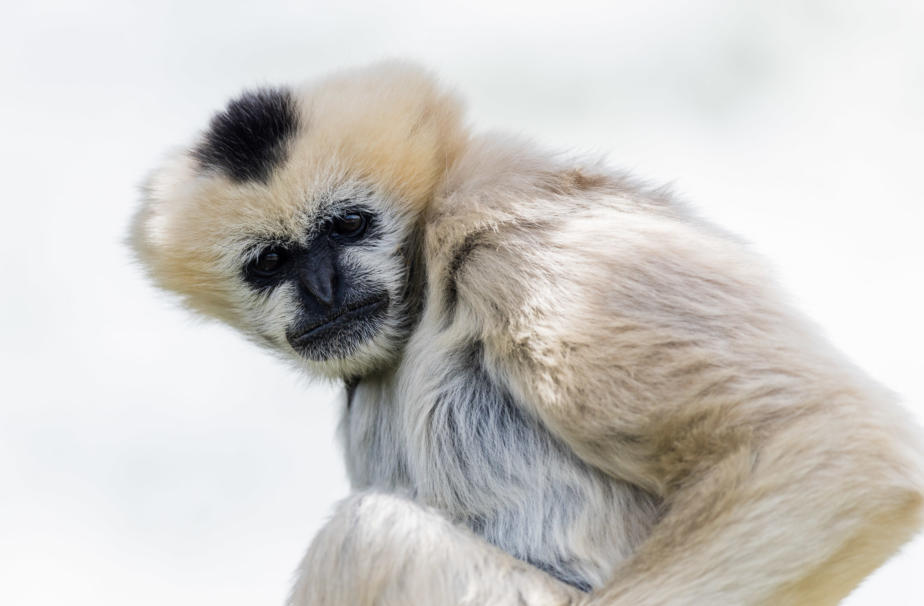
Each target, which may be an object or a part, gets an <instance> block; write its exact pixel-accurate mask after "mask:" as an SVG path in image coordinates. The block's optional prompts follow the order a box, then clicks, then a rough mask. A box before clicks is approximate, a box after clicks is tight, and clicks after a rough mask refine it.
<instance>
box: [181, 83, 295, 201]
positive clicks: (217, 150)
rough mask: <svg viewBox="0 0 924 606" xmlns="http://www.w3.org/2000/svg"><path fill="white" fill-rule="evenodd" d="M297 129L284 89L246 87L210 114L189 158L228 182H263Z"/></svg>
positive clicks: (283, 155)
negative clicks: (221, 109)
mask: <svg viewBox="0 0 924 606" xmlns="http://www.w3.org/2000/svg"><path fill="white" fill-rule="evenodd" d="M298 129H299V117H298V107H297V105H296V102H295V97H294V96H293V94H292V91H290V90H289V89H287V88H281V87H280V88H260V89H257V90H253V91H246V92H244V93H243V94H242V95H241V96H240V97H238V98H236V99H234V100H232V101H231V102H230V103H229V104H228V106H227V107H226V108H225V109H224V110H223V111H221V112H219V113H217V114H215V116H214V117H213V118H212V121H211V122H210V123H209V128H208V130H207V131H206V132H205V135H204V136H203V138H202V140H201V141H200V143H199V144H198V145H197V146H196V147H195V148H194V149H193V156H194V157H195V158H196V160H198V162H199V165H200V166H201V167H202V168H203V169H213V170H218V171H220V172H222V173H224V174H225V175H226V176H228V177H229V178H230V179H231V180H233V181H235V182H238V183H243V182H247V181H259V182H261V183H266V182H267V181H268V180H269V177H270V175H271V174H272V172H273V170H274V169H275V168H276V167H277V166H279V165H280V164H281V163H282V162H284V161H285V159H286V155H287V151H288V149H287V148H288V143H289V142H290V141H291V140H292V139H293V138H294V137H295V134H296V132H297V131H298Z"/></svg>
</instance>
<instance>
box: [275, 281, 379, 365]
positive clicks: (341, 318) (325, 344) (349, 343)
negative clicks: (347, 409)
mask: <svg viewBox="0 0 924 606" xmlns="http://www.w3.org/2000/svg"><path fill="white" fill-rule="evenodd" d="M387 312H388V297H387V296H384V297H383V296H377V297H369V298H365V299H362V300H360V301H357V302H355V303H352V304H349V305H344V306H343V307H342V308H340V309H338V310H336V311H335V312H333V313H332V314H330V315H329V316H327V317H325V318H323V319H321V320H317V319H314V318H306V319H304V320H302V321H301V322H299V323H297V324H295V325H294V326H292V327H290V328H289V330H287V331H286V340H287V341H288V342H289V345H290V346H291V347H292V349H294V350H295V351H296V352H297V353H298V354H299V355H301V356H303V357H305V358H307V359H309V360H314V361H317V362H321V361H324V360H329V359H331V358H346V357H349V356H351V355H352V354H353V353H355V352H356V350H357V349H358V348H359V347H360V346H361V345H362V344H363V343H365V342H367V341H369V340H371V339H373V338H374V337H375V336H376V335H377V334H378V333H379V332H380V330H381V328H382V325H383V324H384V321H385V318H386V315H387Z"/></svg>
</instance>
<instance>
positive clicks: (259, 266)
mask: <svg viewBox="0 0 924 606" xmlns="http://www.w3.org/2000/svg"><path fill="white" fill-rule="evenodd" d="M285 262H286V252H285V251H284V250H282V249H279V248H268V249H266V250H264V251H263V252H262V253H260V256H259V257H257V259H256V260H255V261H254V262H253V263H252V264H251V266H250V267H251V269H253V273H255V274H256V275H258V276H260V277H263V278H269V277H271V276H274V275H276V274H277V273H278V272H279V270H281V269H282V266H283V265H285Z"/></svg>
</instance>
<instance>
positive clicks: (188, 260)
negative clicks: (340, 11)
mask: <svg viewBox="0 0 924 606" xmlns="http://www.w3.org/2000/svg"><path fill="white" fill-rule="evenodd" d="M131 243H132V246H133V248H134V251H135V253H136V255H137V258H138V259H139V260H140V261H141V264H142V265H143V266H144V268H145V269H146V271H147V273H148V274H149V276H150V277H151V278H152V279H153V280H154V282H156V283H157V284H158V285H159V286H160V287H162V288H165V289H167V290H169V291H173V292H175V293H178V294H179V295H180V297H181V298H182V301H183V302H184V303H185V305H186V306H187V307H189V308H190V309H192V310H194V311H196V312H199V313H201V314H205V315H206V316H210V317H214V318H218V319H220V320H222V321H224V322H226V323H228V324H230V325H231V326H233V327H235V328H237V329H238V330H240V331H241V332H242V333H243V334H244V335H245V336H247V337H248V338H249V339H251V340H253V341H255V342H256V343H258V344H260V345H262V346H264V347H267V348H269V349H271V350H272V351H274V352H277V353H280V354H282V356H283V357H285V358H286V359H288V360H290V361H292V362H293V363H294V364H295V365H296V366H298V367H299V368H301V369H304V370H305V371H306V372H308V373H310V374H312V375H314V376H319V377H327V378H334V379H336V380H338V381H341V382H342V383H343V385H344V386H345V396H344V399H343V413H342V422H341V425H340V429H339V431H340V437H341V439H342V443H343V448H344V452H345V455H346V467H347V471H348V474H349V477H350V480H351V483H352V487H353V490H354V494H353V495H352V496H350V497H349V498H347V499H346V500H345V501H343V502H342V503H341V504H340V505H339V506H338V508H337V510H336V512H335V513H334V514H333V517H332V518H331V519H330V521H329V522H328V523H327V524H326V526H325V527H324V528H323V529H322V530H321V532H320V533H319V534H318V536H317V537H316V538H315V539H314V541H313V543H312V544H311V546H310V548H309V550H308V553H307V555H306V556H305V558H304V561H303V562H302V564H301V566H300V569H299V572H298V578H297V581H296V584H295V587H294V589H293V591H292V594H291V597H290V601H289V604H290V605H291V606H322V605H323V606H362V605H372V604H376V605H383V606H385V605H407V604H410V605H426V606H444V605H459V604H466V605H511V606H513V605H518V606H522V605H528V606H538V605H552V604H559V605H561V604H571V605H579V604H580V605H586V606H594V605H610V606H623V605H625V606H643V605H649V606H664V605H680V604H697V605H703V604H707V605H758V604H760V605H774V606H779V605H788V604H811V605H813V606H817V605H821V604H834V603H837V602H838V601H839V600H841V599H842V598H843V597H844V596H845V595H847V594H848V593H849V592H850V591H851V589H852V588H854V587H855V586H856V585H857V584H858V583H859V582H860V581H861V579H863V578H864V577H865V576H866V575H868V574H869V573H870V572H871V571H873V570H874V569H875V568H876V567H878V566H879V565H880V564H882V563H883V562H884V561H885V560H886V559H887V558H888V557H889V556H890V555H892V554H893V553H894V552H895V551H896V550H897V549H898V548H899V547H900V546H901V545H902V544H903V543H905V542H906V541H908V540H909V538H911V537H912V536H913V534H914V533H915V531H916V530H917V529H918V528H919V527H920V526H921V524H922V518H924V516H922V511H924V505H922V503H924V452H922V446H921V444H922V441H921V435H920V434H919V433H918V430H917V429H916V428H915V427H914V426H913V423H912V422H911V421H910V418H909V416H908V415H907V414H906V413H905V412H904V411H903V410H902V409H900V407H899V406H898V405H897V404H896V402H895V398H894V396H893V395H892V394H891V393H890V392H888V391H887V390H886V389H884V388H882V387H880V386H879V385H877V384H876V383H874V382H873V381H872V380H870V379H869V378H867V377H866V376H865V375H864V374H863V373H862V372H861V371H860V370H858V369H857V368H855V367H854V366H852V365H851V364H850V363H849V362H848V361H846V360H845V359H844V358H843V357H842V356H841V355H840V354H839V353H838V352H836V351H834V350H833V348H832V347H831V346H830V345H828V344H827V343H826V342H825V341H824V340H823V339H822V338H821V337H820V336H819V334H818V331H817V330H816V329H815V328H814V327H813V325H811V324H810V323H809V322H808V321H807V320H805V319H804V318H803V317H802V316H801V315H800V314H799V313H798V312H797V311H794V310H793V309H792V308H791V307H790V306H789V305H788V304H787V302H786V300H785V298H784V297H783V296H781V294H780V293H779V292H778V289H777V287H776V286H775V285H774V281H773V279H772V278H771V277H770V275H769V273H768V270H767V269H766V266H765V264H764V263H763V262H762V260H761V259H760V258H758V257H756V256H755V254H753V253H752V252H751V251H750V250H749V248H748V247H747V246H746V245H744V244H742V242H741V241H740V240H738V239H737V238H735V237H734V236H732V235H730V234H728V233H726V232H725V231H723V230H721V229H719V228H717V227H715V226H713V225H711V224H709V223H708V222H707V221H705V220H703V219H702V218H700V217H698V216H697V215H696V214H694V213H693V212H692V211H691V210H689V209H688V208H686V207H685V206H683V205H682V204H680V203H678V202H677V201H675V200H672V199H671V198H670V196H669V195H667V194H666V193H664V192H663V191H660V190H654V189H651V188H647V187H644V186H641V185H640V184H639V183H638V182H636V181H633V180H632V179H631V178H629V177H627V176H626V175H624V174H621V173H619V172H615V171H613V170H610V169H607V168H605V167H603V166H601V165H599V164H595V163H591V162H585V161H582V160H574V159H565V158H563V157H562V156H560V155H556V154H551V153H548V152H545V151H543V150H540V149H537V148H536V146H535V145H533V144H531V143H529V142H527V141H523V140H520V139H518V138H516V137H511V136H506V135H502V134H497V133H489V134H477V133H475V132H474V131H472V130H471V129H470V128H469V127H468V126H467V125H466V124H465V123H464V120H463V114H462V109H461V105H460V102H459V101H458V100H457V99H456V97H455V96H454V94H453V93H451V92H448V91H447V90H446V89H444V88H443V87H442V86H441V85H440V84H439V83H438V82H437V81H436V80H435V79H434V78H433V77H432V76H431V75H430V74H429V73H428V72H427V71H425V70H422V69H420V68H417V67H415V66H413V65H407V64H404V63H396V62H386V63H381V64H376V65H373V66H371V67H366V68H362V69H356V70H352V71H344V72H340V73H336V74H334V75H332V76H329V77H327V78H324V79H322V80H319V81H316V82H313V83H310V84H308V85H305V86H303V87H300V88H287V87H280V88H262V89H257V90H251V91H249V92H245V93H244V94H242V95H241V96H240V97H239V98H237V99H235V100H233V101H231V102H230V104H229V105H228V106H227V107H226V108H225V109H224V110H223V111H221V112H220V113H218V114H217V115H215V117H214V118H213V119H212V121H211V123H210V124H209V126H208V128H207V129H206V130H205V131H204V132H203V133H201V134H200V135H199V136H198V137H197V138H196V139H195V141H194V142H193V143H192V144H191V145H190V147H189V148H188V149H186V150H184V151H182V152H179V153H177V154H175V155H174V156H172V157H171V158H170V159H168V160H167V161H166V162H165V163H164V164H163V166H161V167H160V168H158V169H157V170H156V171H155V172H154V173H153V175H152V176H151V177H150V179H149V181H148V183H147V185H146V188H145V194H144V200H143V204H142V206H141V208H140V210H139V211H138V212H137V215H136V217H135V220H134V223H133V228H132V236H131Z"/></svg>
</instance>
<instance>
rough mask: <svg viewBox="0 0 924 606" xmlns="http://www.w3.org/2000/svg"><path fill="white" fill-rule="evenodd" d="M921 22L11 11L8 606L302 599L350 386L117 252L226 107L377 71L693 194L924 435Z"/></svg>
mask: <svg viewBox="0 0 924 606" xmlns="http://www.w3.org/2000/svg"><path fill="white" fill-rule="evenodd" d="M922 7H924V5H922V4H921V3H920V2H917V0H906V1H882V2H878V1H877V2H873V1H869V2H865V3H857V2H850V1H841V0H831V1H827V2H826V1H819V0H780V1H778V2H737V1H735V0H698V1H695V2H684V3H678V2H670V1H668V0H656V1H648V2H636V1H628V0H626V1H622V0H619V1H616V2H614V1H612V0H600V1H596V2H589V1H584V0H568V1H567V2H555V3H550V4H544V3H538V2H536V1H535V0H533V1H528V2H501V1H498V0H489V1H470V2H466V3H459V4H452V5H450V4H443V3H431V2H414V1H394V2H349V3H342V4H339V5H335V4H333V3H331V4H322V3H318V2H291V3H290V2H284V1H281V0H270V1H263V2H260V3H253V4H250V5H245V4H242V3H235V2H220V1H218V0H214V1H208V2H198V1H194V0H193V1H190V0H159V1H157V2H105V1H100V0H87V1H84V2H79V3H74V2H65V1H63V0H61V1H58V2H55V1H48V0H38V1H36V2H30V3H25V2H20V3H16V4H10V5H7V6H5V8H4V17H3V19H2V23H0V50H2V52H0V66H2V68H0V69H2V80H0V82H2V84H3V88H4V90H5V91H6V92H5V93H4V95H3V101H2V103H0V117H2V124H3V138H2V144H0V155H2V162H0V166H2V167H3V168H2V170H3V188H2V192H3V193H2V201H0V235H2V237H0V267H2V276H3V280H2V283H0V301H2V314H0V375H2V381H0V603H2V604H4V605H10V606H20V605H30V606H31V605H51V604H70V605H82V604H92V605H94V606H105V605H116V604H133V605H135V606H141V605H145V604H152V605H153V604H158V605H160V604H175V605H186V604H189V605H192V604H224V605H233V604H242V605H243V604H247V605H253V604H269V605H272V604H281V602H282V601H283V599H284V595H285V593H286V591H287V589H288V584H289V577H290V573H291V570H292V569H293V568H294V567H295V565H296V563H297V561H298V559H299V557H300V555H301V552H302V551H303V549H304V548H305V546H306V545H307V544H308V541H309V539H310V537H311V535H312V534H313V532H314V531H315V530H316V529H317V528H318V527H319V525H320V524H321V523H322V522H323V520H324V518H325V515H327V513H328V512H329V511H330V509H331V506H332V504H333V503H334V502H335V500H337V499H338V498H341V497H343V496H344V495H345V494H346V492H347V490H348V487H347V483H346V480H345V476H344V471H343V467H342V464H341V463H340V458H339V453H338V452H337V448H336V444H335V442H334V437H333V435H334V427H335V423H336V416H337V415H336V401H335V397H336V396H335V391H334V389H333V388H332V387H329V386H318V385H312V384H310V383H309V382H308V381H307V380H305V379H304V378H300V377H297V376H295V375H294V374H293V373H292V372H291V371H289V370H288V369H287V368H285V367H284V366H283V365H281V364H279V363H278V362H277V361H276V360H274V359H272V358H271V357H270V356H268V355H267V354H265V353H263V352H261V351H258V350H257V349H256V348H254V347H253V346H251V345H249V344H247V343H244V342H243V341H242V340H241V339H239V338H238V337H237V336H236V335H234V334H232V333H231V332H230V331H229V330H227V329H225V328H222V327H220V326H216V325H213V324H203V323H200V322H198V321H196V320H193V319H191V318H190V317H189V316H188V315H187V314H186V313H185V312H183V311H182V310H180V309H179V308H178V307H177V306H176V304H175V303H174V302H173V301H172V300H171V299H169V298H168V297H167V296H165V295H162V294H160V293H158V292H155V291H154V290H153V289H152V288H151V287H149V286H148V285H147V284H146V283H145V282H144V280H143V279H142V278H141V276H140V273H139V271H138V270H137V268H135V267H133V266H132V264H131V262H130V259H129V255H128V253H127V251H126V249H125V247H124V246H123V244H122V238H123V236H124V233H125V231H126V225H127V222H128V220H129V216H130V213H131V211H132V208H133V207H134V205H135V202H136V199H137V197H138V194H137V187H138V184H139V183H140V182H141V181H142V179H143V177H144V175H145V173H146V171H148V170H149V168H150V167H152V166H153V165H154V164H155V163H156V162H157V161H158V159H159V158H161V157H162V155H163V153H164V151H165V150H167V149H168V148H169V147H171V146H174V145H178V144H182V143H184V142H186V141H188V140H189V139H190V137H191V136H192V134H193V133H194V132H196V130H197V129H199V128H201V127H203V126H204V124H205V123H206V121H207V120H208V118H209V116H210V115H211V113H212V112H213V111H214V110H216V109H217V108H219V107H220V106H221V105H222V104H223V103H224V101H225V100H226V99H227V98H228V97H229V96H230V95H233V94H235V93H236V92H237V91H239V90H240V89H241V88H242V87H245V86H252V85H255V84H262V83H278V82H289V81H298V80H302V79H305V78H310V77H312V76H314V75H317V74H320V73H324V72H327V71H329V70H331V69H334V68H338V67H343V66H350V65H355V64H360V63H364V62H367V61H370V60H375V59H379V58H384V57H395V56H398V57H406V58H410V59H415V60H418V61H420V62H423V63H425V64H428V65H430V66H432V67H433V68H435V69H436V70H437V71H438V72H439V73H440V74H441V75H442V77H443V78H444V80H445V81H446V82H448V83H451V84H452V85H454V86H456V87H457V88H458V90H460V91H461V92H462V93H463V94H464V95H465V96H466V97H467V99H468V102H469V107H470V115H471V119H472V121H473V122H474V123H476V124H477V125H480V126H481V127H484V128H502V129H509V130H513V131H516V132H521V133H527V134H531V135H532V136H534V137H535V139H536V140H537V141H539V142H541V143H543V144H546V145H549V146H552V147H556V148H561V149H566V150H573V151H575V152H579V153H585V154H604V153H606V154H607V156H608V158H609V162H610V163H611V164H613V165H614V166H618V167H622V168H627V169H630V170H632V171H634V172H635V173H636V174H638V175H639V176H642V177H645V178H646V179H649V180H650V181H652V182H656V183H662V182H663V183H666V182H671V183H673V184H674V189H675V190H676V191H678V192H680V193H681V194H682V196H683V197H684V198H686V199H687V200H689V201H691V202H693V203H694V204H695V205H696V206H698V207H699V208H700V209H701V212H702V213H703V214H704V215H706V216H708V217H710V218H712V219H713V220H715V221H716V222H718V223H720V224H722V225H724V226H726V227H727V228H729V229H731V230H732V231H735V232H738V233H739V234H742V235H743V236H745V237H746V238H748V239H749V240H751V241H752V242H753V243H754V245H755V246H756V248H757V249H759V250H761V251H763V252H764V253H765V254H766V255H767V256H769V257H770V258H771V259H772V261H773V263H774V264H775V266H776V267H777V268H778V271H779V275H780V279H781V281H782V282H783V283H784V285H785V286H786V287H787V288H788V289H789V290H790V291H791V293H792V294H793V296H794V298H795V299H796V300H797V301H798V303H799V305H800V306H801V307H802V308H803V309H804V310H805V311H806V312H808V313H809V314H810V315H811V316H813V317H814V318H815V319H816V320H817V321H818V322H819V323H820V324H821V325H822V327H823V328H824V330H825V331H826V332H827V333H828V335H829V336H830V338H831V339H832V340H833V341H834V342H835V343H836V344H837V345H838V346H840V347H841V348H842V349H844V350H845V351H846V352H848V353H849V354H850V355H851V356H852V357H853V358H854V359H855V360H856V361H857V362H858V363H859V365H861V366H862V367H864V368H866V369H867V370H868V371H869V372H870V373H871V374H872V375H873V376H875V377H876V378H878V379H879V380H881V381H882V382H884V383H886V384H888V385H890V386H891V387H892V388H893V389H895V390H896V391H898V392H899V393H901V394H902V395H903V396H904V397H905V399H906V401H907V402H908V406H909V407H910V408H912V409H913V410H914V411H915V413H916V415H917V417H918V418H919V419H921V418H922V417H924V378H922V377H924V354H922V348H921V343H922V341H924V321H922V319H921V313H922V310H924V286H922V280H924V267H922V266H924V244H922V236H921V231H922V228H924V221H922V218H924V213H922V210H921V206H922V203H924V195H922V194H924V185H922V184H924V180H922V178H921V170H922V158H924V152H922V149H921V141H922V140H924V113H922V108H924V42H922V40H924V38H922V36H921V31H922V30H924V8H922ZM795 540H798V538H796V539H795ZM922 570H924V539H919V540H918V541H917V542H916V543H914V544H912V545H911V546H910V547H909V548H907V549H906V551H905V553H903V554H902V555H901V556H900V557H899V558H897V559H895V560H894V561H892V562H891V563H889V564H888V565H887V566H886V567H885V568H883V569H882V570H881V571H880V572H878V573H877V574H876V575H875V576H874V577H872V578H871V579H870V580H868V581H867V583H865V584H864V586H862V587H861V588H860V590H859V591H858V592H856V593H855V594H854V595H853V596H852V597H851V598H850V599H849V600H848V602H847V603H848V604H850V605H852V606H859V605H861V604H870V605H872V604H876V605H879V604H924V579H922V577H921V571H922Z"/></svg>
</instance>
